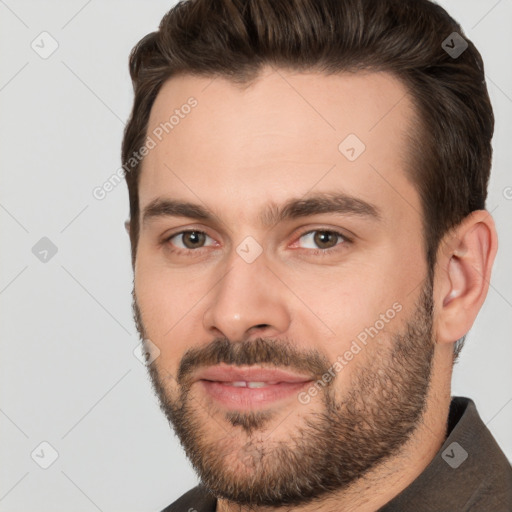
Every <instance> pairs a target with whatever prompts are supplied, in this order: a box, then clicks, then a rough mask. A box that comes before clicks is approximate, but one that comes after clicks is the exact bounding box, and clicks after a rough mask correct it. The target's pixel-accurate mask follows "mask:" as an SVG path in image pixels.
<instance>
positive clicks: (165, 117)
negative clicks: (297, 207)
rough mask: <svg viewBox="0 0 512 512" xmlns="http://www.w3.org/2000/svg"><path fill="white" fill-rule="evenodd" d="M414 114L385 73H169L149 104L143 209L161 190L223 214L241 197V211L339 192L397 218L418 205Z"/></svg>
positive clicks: (401, 87)
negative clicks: (412, 161) (248, 80)
mask: <svg viewBox="0 0 512 512" xmlns="http://www.w3.org/2000/svg"><path fill="white" fill-rule="evenodd" d="M191 105H192V106H191ZM413 118H414V109H413V107H412V102H411V100H410V97H409V95H408V92H407V89H406V88H405V86H404V85H403V84H402V83H401V82H400V81H399V80H398V79H397V78H395V77H394V76H393V75H391V74H389V73H384V72H378V73H377V72H373V73H371V72H364V73H363V72H358V73H343V74H336V75H325V74H321V73H299V72H292V71H284V70H281V69H271V68H265V69H264V71H263V72H262V73H261V74H260V76H259V77H258V79H257V80H256V81H255V82H253V83H252V84H250V85H249V86H248V87H239V86H237V85H236V84H234V83H233V82H231V81H229V80H228V79H226V78H221V77H215V78H212V77H209V78H205V77H197V76H191V75H180V76H176V77H173V78H172V79H170V80H168V81H167V82H166V83H165V84H164V86H163V87H162V89H161V90H160V92H159V94H158V96H157V98H156V100H155V103H154V105H153V108H152V110H151V115H150V120H149V123H148V131H147V135H148V137H150V138H151V139H152V141H153V143H154V147H153V149H151V150H150V151H149V153H148V154H147V156H146V157H145V158H144V162H143V166H142V176H141V179H140V186H139V196H140V205H141V210H142V209H143V207H144V205H147V204H148V203H149V202H151V201H153V200H154V199H156V198H157V197H159V196H162V195H165V196H170V197H173V198H178V199H181V200H188V201H194V202H199V200H200V202H202V203H203V204H207V205H208V206H211V207H212V209H215V210H217V211H219V209H221V210H222V209H224V210H226V213H228V210H230V209H231V210H233V212H232V213H235V210H236V206H238V210H240V206H241V205H242V204H243V206H244V208H243V210H244V211H243V213H240V211H239V212H238V213H237V215H244V216H245V215H250V214H251V211H252V209H253V208H254V213H255V214H256V211H258V212H259V211H261V206H262V203H263V202H264V201H271V202H273V203H276V204H279V203H281V202H284V201H285V200H286V199H288V198H289V197H291V196H295V197H296V196H298V197H300V196H303V195H305V194H307V193H308V192H310V191H313V190H314V191H327V190H331V189H336V190H340V189H341V190H343V191H345V192H346V193H347V194H350V195H353V196H357V197H361V198H362V199H364V200H368V202H372V201H373V202H375V201H376V202H377V203H379V202H381V203H383V202H385V201H388V203H389V205H391V206H393V207H394V209H395V210H396V215H399V214H402V213H403V210H407V209H410V208H411V206H412V207H413V208H414V207H417V208H416V209H417V210H418V211H419V204H418V197H417V194H416V191H415V189H414V187H413V186H412V184H411V183H410V181H409V180H408V179H407V174H406V169H407V166H408V150H409V142H408V140H407V139H406V134H408V133H410V132H411V129H412V127H413V126H414V125H413ZM400 198H402V199H400ZM402 203H403V204H402ZM389 205H388V206H389ZM382 206H384V207H385V204H384V205H382Z"/></svg>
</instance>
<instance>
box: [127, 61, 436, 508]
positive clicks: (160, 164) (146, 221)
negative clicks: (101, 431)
mask: <svg viewBox="0 0 512 512" xmlns="http://www.w3.org/2000/svg"><path fill="white" fill-rule="evenodd" d="M190 97H194V98H195V100H196V101H197V104H196V106H194V107H193V108H191V109H189V108H182V106H183V105H186V104H187V100H188V99H189V98H190ZM176 109H178V110H179V112H180V113H181V115H180V116H179V121H178V122H175V121H176V119H177V118H175V119H174V122H173V127H172V129H169V125H167V131H168V133H167V134H166V133H165V130H162V126H163V125H162V124H161V123H165V122H167V121H169V118H170V117H171V115H173V114H175V110H176ZM186 112H188V113H186ZM412 116H413V110H412V106H411V102H410V99H409V97H408V96H407V95H406V90H405V88H404V86H403V85H402V84H401V83H400V82H398V81H397V80H396V79H394V78H393V77H391V76H390V75H388V74H385V73H372V74H369V73H367V74H363V73H358V74H351V75H349V74H342V75H338V76H330V77H328V76H325V75H321V74H304V73H300V74H299V73H290V72H285V71H283V70H279V71H274V70H271V69H268V68H267V69H266V70H265V72H264V73H263V74H262V75H261V76H260V78H259V79H258V81H257V82H256V83H254V84H253V85H252V86H250V87H249V88H247V89H246V90H242V89H239V88H237V87H236V86H235V85H234V84H232V83H231V82H229V81H228V80H226V79H222V78H216V79H215V80H212V79H207V78H199V77H192V76H188V75H184V76H181V77H175V78H173V79H171V80H169V81H168V82H167V83H166V84H165V85H164V87H163V88H162V90H161V91H160V93H159V95H158V97H157V99H156V101H155V104H154V106H153V109H152V112H151V118H150V122H149V127H148V132H147V133H148V135H149V136H150V137H152V139H153V140H154V141H155V142H156V145H155V147H154V148H152V149H151V150H150V151H149V154H147V156H146V157H145V160H144V163H143V170H142V175H141V178H140V185H139V198H140V208H141V211H140V218H139V221H140V238H139V242H138V249H137V258H136V264H135V286H134V299H135V302H134V306H135V313H136V320H137V325H138V329H139V332H140V334H141V337H143V338H146V339H149V340H151V344H153V345H154V346H156V347H157V348H158V350H159V351H160V355H159V357H158V358H157V359H156V360H155V361H154V362H153V363H152V365H151V367H150V374H151V377H152V380H153V384H154V386H155V389H156V391H157V394H158V396H159V398H160V400H161V404H162V408H163V410H164V412H165V413H166V415H167V417H168V418H169V420H170V421H172V423H173V425H174V428H175V430H176V432H177V434H178V436H179V437H180V440H181V442H182V444H183V446H184V448H185V451H186V453H187V455H188V456H189V458H190V459H191V461H192V463H193V465H194V466H195V468H196V470H197V471H198V473H199V475H200V476H201V478H202V480H203V481H204V483H205V484H206V485H207V486H209V487H210V488H211V489H212V491H214V492H215V493H216V494H217V495H218V496H222V497H225V498H227V499H230V500H233V501H238V502H239V503H251V504H260V505H264V504H266V505H271V504H273V505H276V504H278V503H282V504H285V503H288V504H298V503H301V502H306V501H309V500H311V499H313V498H314V497H317V496H320V495H322V494H323V493H325V492H329V491H333V490H336V489H342V488H345V487H347V486H348V485H349V484H350V483H351V482H353V481H354V480H355V479H357V478H358V477H359V476H361V475H362V474H363V473H364V472H366V471H367V470H368V469H371V468H374V467H375V466H376V465H377V464H378V463H379V462H381V461H383V460H384V459H385V458H386V457H387V456H389V455H391V454H395V453H396V452H397V450H398V449H399V448H400V447H401V445H403V443H404V442H405V441H406V439H407V437H408V436H409V435H410V434H411V431H412V430H413V429H414V428H415V427H416V426H417V425H418V421H419V420H420V417H421V414H422V412H423V410H424V405H425V400H426V398H427V390H428V384H429V380H430V370H431V361H432V356H433V347H434V340H433V337H432V303H431V301H432V282H431V279H427V274H428V272H427V265H426V261H425V247H424V242H423V237H422V219H421V214H420V212H421V205H420V200H419V196H418V194H417V192H416V190H415V188H414V186H413V184H412V183H411V182H410V181H409V180H408V178H407V177H406V169H407V165H408V163H407V161H406V155H407V149H408V146H407V144H408V143H407V141H406V139H405V135H406V134H407V133H408V132H409V131H410V130H411V126H412ZM162 132H163V133H162ZM155 134H157V135H155ZM160 139H161V140H160ZM340 143H341V144H340ZM363 144H364V146H365V147H364V146H363ZM163 201H169V204H167V205H163V206H162V204H163ZM185 203H186V204H185ZM265 371H266V373H265Z"/></svg>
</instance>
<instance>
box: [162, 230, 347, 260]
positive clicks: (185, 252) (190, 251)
mask: <svg viewBox="0 0 512 512" xmlns="http://www.w3.org/2000/svg"><path fill="white" fill-rule="evenodd" d="M317 232H319V233H330V234H332V235H335V236H337V237H338V243H337V244H336V245H335V246H334V247H330V248H328V249H303V250H305V251H307V252H308V253H309V254H313V255H315V256H317V255H319V256H326V255H329V254H330V253H332V252H335V251H338V250H341V247H342V246H345V245H348V244H351V243H352V240H351V239H350V238H348V237H347V236H346V235H345V234H343V233H341V232H339V231H336V230H334V229H310V230H308V231H304V232H303V233H301V234H300V235H299V236H298V237H297V241H298V240H300V239H301V238H302V237H304V236H306V235H309V234H311V233H317ZM187 233H200V234H203V235H205V236H207V237H209V238H212V237H210V236H209V235H208V234H207V233H205V232H204V231H200V230H198V229H187V230H184V231H179V232H177V233H173V234H172V235H170V236H168V237H166V238H165V239H164V240H163V244H165V245H171V246H172V244H171V240H172V239H173V238H175V237H177V236H180V235H185V234H187ZM339 239H341V241H340V240H339ZM202 249H207V247H199V248H197V249H182V248H176V247H174V248H172V249H171V251H172V252H173V253H174V254H176V255H178V256H179V255H188V256H190V255H192V254H195V255H200V254H201V253H202Z"/></svg>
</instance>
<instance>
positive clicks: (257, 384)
mask: <svg viewBox="0 0 512 512" xmlns="http://www.w3.org/2000/svg"><path fill="white" fill-rule="evenodd" d="M226 384H227V385H228V386H233V387H235V388H264V387H265V386H269V385H272V384H276V382H246V381H244V380H240V381H235V382H226Z"/></svg>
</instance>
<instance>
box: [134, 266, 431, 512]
mask: <svg viewBox="0 0 512 512" xmlns="http://www.w3.org/2000/svg"><path fill="white" fill-rule="evenodd" d="M432 283H433V280H432V277H431V275H430V276H429V278H427V281H426V283H425V285H424V286H423V289H422V291H421V293H420V298H419V300H418V302H417V304H416V308H415V311H414V313H413V314H412V315H411V318H410V319H409V320H408V322H406V323H405V326H404V327H403V328H402V329H401V330H400V331H399V332H395V333H394V334H393V335H392V336H391V343H387V344H386V343H384V344H381V345H378V346H372V347H369V346H367V347H366V350H372V351H373V352H372V354H368V355H370V357H367V358H366V360H364V364H360V363H361V362H362V361H358V362H357V363H356V361H354V362H352V363H350V364H356V365H358V366H357V367H355V370H356V371H354V372H352V374H351V376H350V380H348V382H347V383H346V384H345V385H344V386H345V387H344V391H343V392H342V393H339V392H336V390H335V386H334V384H335V383H336V382H337V380H338V379H337V378H334V379H333V380H332V381H331V382H330V383H329V384H327V385H326V386H325V387H324V388H323V389H322V390H320V392H319V395H318V396H317V398H318V399H319V400H318V404H317V405H316V409H315V410H314V411H312V410H311V409H310V410H309V411H308V408H309V406H306V405H300V404H299V402H297V403H298V404H299V405H297V407H295V408H294V409H293V410H292V411H291V412H290V413H289V414H292V412H296V410H297V409H298V410H299V412H300V414H299V415H298V416H297V418H298V420H297V421H296V423H295V424H294V425H293V426H290V421H289V422H288V423H285V424H284V423H282V424H284V425H285V426H286V427H287V428H288V430H287V431H286V434H285V437H284V439H272V433H273V432H274V431H275V430H276V429H277V428H279V425H280V424H279V423H277V422H276V425H275V426H274V427H273V429H270V428H267V429H266V430H265V428H266V427H271V426H272V423H271V422H272V420H274V419H275V418H276V417H277V416H279V414H282V412H281V411H280V410H279V409H276V408H272V409H269V410H257V411H221V410H219V409H218V408H217V409H215V408H214V404H212V403H205V402H204V401H200V400H199V399H198V398H197V396H195V395H194V394H193V390H191V385H192V384H191V380H190V376H191V374H192V373H193V372H194V371H195V370H197V369H198V368H199V367H201V366H209V365H215V364H219V363H226V364H230V365H254V364H261V365H264V366H266V367H281V368H283V367H288V368H289V369H291V370H297V371H300V372H302V373H304V372H306V374H309V375H316V376H321V375H323V374H324V373H326V372H327V371H328V369H329V368H332V364H333V363H332V362H329V360H328V359H327V358H326V357H325V356H324V355H322V354H321V353H319V352H318V351H316V350H311V351H308V352H304V351H302V352H301V351H299V350H298V349H297V348H296V345H294V344H293V343H288V342H287V341H282V340H272V339H268V338H258V339H254V340H251V341H248V340H245V341H240V342H236V343H233V342H231V341H230V340H228V339H226V338H217V339H215V340H214V341H213V342H211V343H210V344H208V345H207V346H205V347H203V348H194V349H189V350H188V351H186V352H185V354H184V356H183V358H182V360H181V362H180V365H179V369H178V373H177V375H176V376H175V377H173V376H172V375H171V374H170V373H169V372H167V373H165V372H166V370H165V369H164V368H161V369H159V368H158V365H157V364H156V363H157V362H158V360H157V361H156V362H155V363H153V364H151V365H149V367H148V368H149V374H150V377H151V381H152V384H153V388H154V390H155V393H156V395H157V397H158V398H159V402H160V407H161V409H162V411H163V412H164V414H165V415H166V417H167V419H168V420H169V422H170V423H171V424H172V426H173V428H174V430H175V432H176V435H177V436H178V438H179V440H180V442H181V445H182V446H183V448H184V450H185V453H186V455H187V457H188V458H189V460H190V462H191V463H192V465H193V467H194V469H195V470H196V472H197V474H198V476H199V478H200V479H201V483H202V484H203V485H204V486H205V487H206V488H207V489H208V490H209V491H210V492H211V493H212V494H213V495H214V496H216V497H217V498H224V499H227V500H229V501H231V502H234V503H237V504H239V505H249V506H274V507H276V506H284V505H292V506H293V505H296V506H297V505H304V504H307V503H311V502H313V501H315V500H318V499H321V498H322V497H326V496H327V495H329V494H331V493H334V492H337V491H338V492H339V491H342V490H343V489H347V488H348V487H349V486H350V485H351V484H353V483H354V482H356V481H357V480H358V479H359V478H361V477H362V476H364V475H365V474H366V473H368V472H369V471H370V470H371V469H373V468H375V467H376V466H377V465H378V464H379V463H382V462H384V461H385V460H386V459H388V458H390V457H392V456H393V455H396V454H397V453H398V452H399V450H400V448H401V447H402V446H403V445H404V443H405V442H406V441H407V440H408V439H409V438H410V437H411V435H412V434H413V433H414V431H415V430H416V429H417V427H418V426H419V425H420V423H421V421H422V416H423V413H424V411H425V408H426V404H427V395H428V390H429V384H430V379H431V372H432V360H433V356H434V348H435V342H434V339H433V334H432V318H433V298H432V287H433V284H432ZM133 299H134V301H133V309H134V317H135V323H136V325H137V329H138V331H139V334H140V335H141V338H145V337H146V336H145V333H146V330H145V328H144V325H143V323H142V317H141V312H140V309H139V306H138V304H137V300H136V297H135V293H133ZM377 338H379V336H377ZM372 342H373V343H374V344H375V343H379V340H378V339H374V340H372V341H370V342H369V343H370V344H371V343H372ZM173 379H174V380H175V381H176V383H177V392H176V393H175V395H176V396H171V395H172V394H171V392H170V391H169V389H168V386H166V383H170V382H171V381H173ZM338 394H340V395H341V396H338ZM315 402H316V401H315ZM318 406H320V409H318ZM299 408H302V409H299ZM222 416H223V419H222ZM286 418H287V416H286V417H285V418H284V419H283V420H282V422H284V421H285V420H286ZM281 428H283V427H281Z"/></svg>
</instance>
